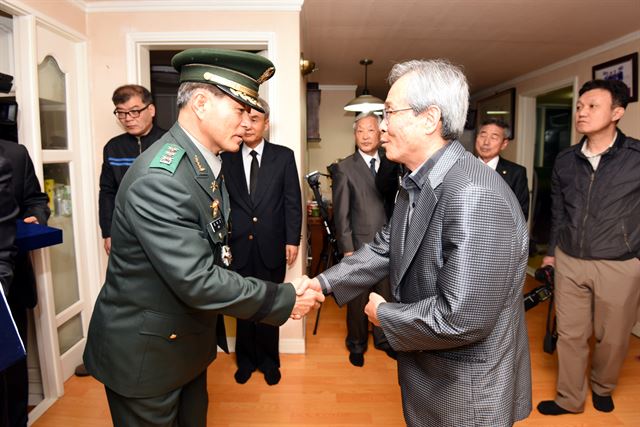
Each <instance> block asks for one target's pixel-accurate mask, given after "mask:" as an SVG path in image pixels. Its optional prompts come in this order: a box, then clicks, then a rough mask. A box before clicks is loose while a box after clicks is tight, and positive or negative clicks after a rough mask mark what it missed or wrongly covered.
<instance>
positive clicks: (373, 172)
mask: <svg viewBox="0 0 640 427" xmlns="http://www.w3.org/2000/svg"><path fill="white" fill-rule="evenodd" d="M369 169H371V175H373V177H374V178H375V177H376V159H375V157H374V158H372V159H371V160H370V161H369Z"/></svg>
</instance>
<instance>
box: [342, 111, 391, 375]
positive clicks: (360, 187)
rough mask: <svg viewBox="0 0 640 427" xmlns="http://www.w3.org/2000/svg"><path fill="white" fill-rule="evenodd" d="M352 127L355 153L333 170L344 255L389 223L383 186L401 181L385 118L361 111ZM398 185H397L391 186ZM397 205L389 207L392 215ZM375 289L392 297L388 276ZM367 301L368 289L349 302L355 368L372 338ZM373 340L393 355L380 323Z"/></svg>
mask: <svg viewBox="0 0 640 427" xmlns="http://www.w3.org/2000/svg"><path fill="white" fill-rule="evenodd" d="M353 130H354V136H355V140H356V146H357V150H356V152H355V153H353V154H352V155H350V156H349V157H347V158H345V159H344V160H342V161H340V162H338V163H337V164H336V165H335V166H333V167H332V168H331V171H332V173H331V179H332V186H331V190H332V200H333V220H334V223H335V227H336V239H337V240H338V250H339V251H340V252H341V253H342V254H343V255H344V256H345V257H347V256H350V255H351V254H353V252H354V251H356V250H358V249H360V248H361V247H362V246H363V245H364V244H365V243H369V242H371V241H372V240H373V237H374V236H375V233H376V231H378V230H379V229H380V228H381V227H382V226H383V225H384V224H386V223H387V221H388V219H389V218H388V216H387V211H386V210H385V205H386V203H385V194H383V192H382V191H381V189H380V187H381V186H383V187H384V189H385V192H384V193H386V194H395V190H397V185H398V181H397V169H396V167H397V164H395V163H393V162H391V161H390V160H388V159H387V158H386V157H385V155H384V153H383V152H382V151H381V150H380V151H379V147H380V118H379V117H378V116H376V115H375V114H373V113H360V114H359V115H358V116H357V117H356V119H355V122H354V124H353ZM394 171H396V172H394ZM378 177H386V180H383V181H381V182H378ZM394 183H395V189H392V188H390V187H392V186H393V184H394ZM392 209H393V207H392V206H390V207H389V214H390V211H391V210H392ZM375 289H376V292H378V293H379V294H380V295H383V296H384V297H385V299H387V300H389V299H390V293H389V281H388V280H387V279H384V280H382V281H381V282H380V283H378V284H377V285H376V287H375ZM368 301H369V296H368V294H366V293H364V294H361V295H360V296H359V297H357V298H355V299H353V300H351V301H350V302H349V303H348V304H347V338H346V340H345V344H346V346H347V349H348V350H349V361H350V362H351V364H352V365H354V366H363V365H364V353H365V351H367V341H368V339H369V320H368V319H367V316H366V314H365V313H364V307H365V305H367V302H368ZM373 341H374V345H375V347H376V348H379V349H382V350H385V351H387V352H388V353H390V352H391V351H392V350H391V348H390V347H389V344H388V343H387V341H386V339H385V337H384V333H383V332H382V329H380V328H378V327H376V326H374V327H373ZM390 354H392V353H390Z"/></svg>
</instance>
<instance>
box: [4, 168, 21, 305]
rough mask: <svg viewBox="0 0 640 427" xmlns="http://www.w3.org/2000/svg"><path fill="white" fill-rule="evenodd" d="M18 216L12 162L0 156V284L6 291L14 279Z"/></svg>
mask: <svg viewBox="0 0 640 427" xmlns="http://www.w3.org/2000/svg"><path fill="white" fill-rule="evenodd" d="M17 216H18V208H17V206H16V201H15V198H14V197H13V188H12V187H11V164H10V163H9V161H8V160H7V159H5V158H4V156H0V286H2V287H3V289H4V292H5V293H6V292H7V291H8V290H9V284H10V283H11V281H12V280H13V263H14V260H13V257H14V256H15V245H14V240H15V237H16V217H17Z"/></svg>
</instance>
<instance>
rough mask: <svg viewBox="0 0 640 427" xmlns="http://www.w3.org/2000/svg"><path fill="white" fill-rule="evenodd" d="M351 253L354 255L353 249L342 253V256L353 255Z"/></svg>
mask: <svg viewBox="0 0 640 427" xmlns="http://www.w3.org/2000/svg"><path fill="white" fill-rule="evenodd" d="M351 255H353V251H351V252H345V253H343V254H342V256H351Z"/></svg>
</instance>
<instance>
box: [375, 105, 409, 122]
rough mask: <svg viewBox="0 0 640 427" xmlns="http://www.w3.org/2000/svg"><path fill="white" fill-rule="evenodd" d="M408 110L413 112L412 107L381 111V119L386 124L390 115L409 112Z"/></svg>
mask: <svg viewBox="0 0 640 427" xmlns="http://www.w3.org/2000/svg"><path fill="white" fill-rule="evenodd" d="M409 110H413V107H406V108H396V109H395V110H393V109H389V108H386V109H384V110H382V119H383V120H384V121H386V122H388V121H389V116H390V115H392V114H393V113H399V112H400V111H409Z"/></svg>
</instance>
